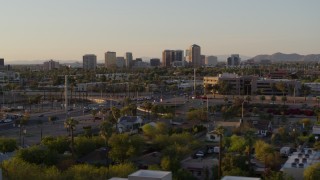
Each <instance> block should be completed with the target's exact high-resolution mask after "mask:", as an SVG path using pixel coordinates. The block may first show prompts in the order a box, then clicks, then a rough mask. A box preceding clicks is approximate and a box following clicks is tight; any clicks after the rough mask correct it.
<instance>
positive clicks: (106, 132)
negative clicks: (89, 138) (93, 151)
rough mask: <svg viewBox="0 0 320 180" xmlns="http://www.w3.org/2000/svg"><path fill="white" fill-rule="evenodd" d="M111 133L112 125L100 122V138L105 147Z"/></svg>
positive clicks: (107, 122)
mask: <svg viewBox="0 0 320 180" xmlns="http://www.w3.org/2000/svg"><path fill="white" fill-rule="evenodd" d="M112 133H113V125H112V123H110V122H109V121H106V120H104V121H102V122H101V124H100V132H99V134H100V136H101V137H102V138H103V139H104V141H105V145H107V142H108V140H109V138H110V137H111V135H112Z"/></svg>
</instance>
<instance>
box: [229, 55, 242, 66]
mask: <svg viewBox="0 0 320 180" xmlns="http://www.w3.org/2000/svg"><path fill="white" fill-rule="evenodd" d="M240 60H241V59H240V56H239V54H231V56H230V57H228V59H227V67H236V66H240Z"/></svg>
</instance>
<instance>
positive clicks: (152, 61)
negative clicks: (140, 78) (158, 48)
mask: <svg viewBox="0 0 320 180" xmlns="http://www.w3.org/2000/svg"><path fill="white" fill-rule="evenodd" d="M160 65H161V63H160V59H158V58H152V59H150V66H151V67H157V66H160Z"/></svg>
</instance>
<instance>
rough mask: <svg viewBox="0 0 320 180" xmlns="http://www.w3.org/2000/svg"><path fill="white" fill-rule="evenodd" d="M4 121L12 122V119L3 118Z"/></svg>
mask: <svg viewBox="0 0 320 180" xmlns="http://www.w3.org/2000/svg"><path fill="white" fill-rule="evenodd" d="M3 122H4V123H9V122H12V119H5V120H3Z"/></svg>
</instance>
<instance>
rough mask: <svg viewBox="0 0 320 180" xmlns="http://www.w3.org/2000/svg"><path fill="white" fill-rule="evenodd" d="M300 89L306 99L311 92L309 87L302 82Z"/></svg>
mask: <svg viewBox="0 0 320 180" xmlns="http://www.w3.org/2000/svg"><path fill="white" fill-rule="evenodd" d="M300 91H301V92H302V94H303V96H304V101H306V100H307V96H308V95H309V94H310V93H311V88H310V87H309V86H307V85H305V84H302V85H301V89H300Z"/></svg>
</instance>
